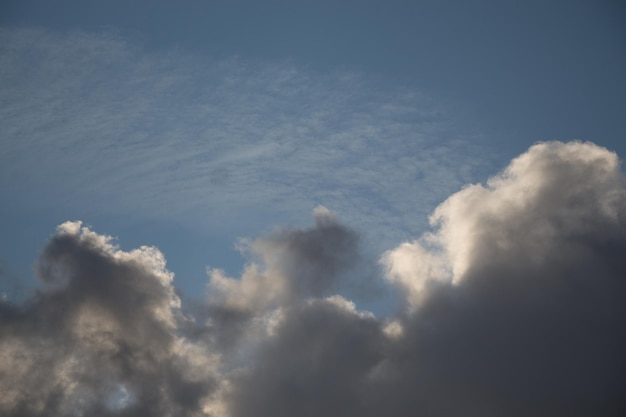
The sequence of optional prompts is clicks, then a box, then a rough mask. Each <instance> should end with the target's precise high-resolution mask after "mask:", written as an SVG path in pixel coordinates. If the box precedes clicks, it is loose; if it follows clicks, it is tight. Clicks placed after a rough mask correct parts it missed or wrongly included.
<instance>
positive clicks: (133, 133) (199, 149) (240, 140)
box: [0, 28, 487, 250]
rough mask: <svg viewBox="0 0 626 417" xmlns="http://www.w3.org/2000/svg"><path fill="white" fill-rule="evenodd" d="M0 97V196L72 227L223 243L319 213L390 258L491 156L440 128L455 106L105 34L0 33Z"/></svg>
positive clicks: (359, 80) (398, 90)
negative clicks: (323, 209) (147, 227)
mask: <svg viewBox="0 0 626 417" xmlns="http://www.w3.org/2000/svg"><path fill="white" fill-rule="evenodd" d="M0 90H2V96H3V97H2V98H3V100H2V101H1V102H0V124H2V125H3V126H4V129H3V131H4V134H3V137H4V140H3V143H2V147H0V191H1V192H2V193H3V194H4V195H5V197H4V199H6V200H7V201H12V202H17V203H19V202H24V201H26V204H28V201H30V199H31V198H34V199H37V200H38V201H40V203H39V205H40V206H41V205H44V204H50V205H51V206H52V207H51V208H54V209H57V208H59V207H61V208H62V209H64V210H68V211H69V210H71V211H72V212H76V211H78V212H79V213H81V216H82V213H89V214H91V213H98V214H101V215H122V216H128V217H135V216H137V213H141V217H142V218H141V219H140V220H145V219H146V218H149V219H156V220H159V221H164V220H165V221H169V222H171V223H176V224H180V223H183V224H185V225H186V226H187V227H189V228H192V229H194V230H198V229H202V230H209V231H215V230H218V231H219V232H223V230H222V229H224V228H226V229H227V230H228V229H233V228H235V227H237V226H239V225H241V224H242V223H244V226H245V227H242V229H243V230H239V231H238V232H237V233H238V234H242V233H248V232H247V231H248V230H251V229H252V230H262V229H264V228H265V227H267V224H268V223H269V224H271V225H272V226H273V225H275V224H279V223H280V222H282V223H280V224H301V223H302V217H301V213H306V212H308V211H309V210H310V209H311V207H315V206H317V205H319V204H324V205H326V206H328V207H333V209H335V210H337V211H339V212H341V213H345V214H344V216H343V218H344V221H345V222H347V223H348V224H359V225H365V224H367V229H368V230H373V231H374V230H375V232H373V233H374V234H375V235H376V236H377V240H381V241H382V240H384V242H385V245H384V247H383V248H380V249H379V250H383V249H388V248H390V247H393V246H394V245H395V244H396V243H397V242H398V241H399V239H398V235H401V236H403V237H402V238H401V239H405V238H408V237H409V236H410V235H411V232H412V233H417V232H418V231H419V230H423V227H424V226H425V225H426V224H425V221H424V220H425V216H426V215H427V213H428V212H429V211H430V210H431V209H432V208H433V207H434V206H435V205H436V204H437V203H438V202H439V201H441V199H443V198H445V196H446V195H447V194H448V193H450V192H452V191H453V190H455V189H456V188H457V187H459V186H460V185H461V184H463V183H464V182H467V181H472V180H473V175H472V174H473V173H475V172H477V171H478V170H479V169H481V168H482V167H483V165H485V164H486V160H487V158H486V156H485V153H484V152H481V150H479V149H477V147H476V146H475V143H477V140H476V138H474V137H470V135H469V134H468V133H467V130H465V131H464V132H463V133H462V134H460V133H459V132H458V131H454V129H452V128H449V127H448V126H452V125H454V123H453V122H451V121H450V120H449V119H451V118H452V115H449V114H448V113H449V112H450V111H449V109H446V108H445V107H444V106H443V105H442V104H440V103H436V102H434V100H432V99H430V98H428V97H425V96H424V95H422V94H420V93H419V92H418V91H414V90H413V89H409V88H402V87H398V86H394V85H390V84H389V83H387V82H383V81H381V80H377V79H371V78H369V77H367V76H365V75H362V74H358V73H354V72H347V71H344V72H332V73H321V72H316V71H313V70H311V69H308V68H302V67H298V66H296V65H294V64H292V63H289V62H282V63H259V62H253V61H247V60H244V59H241V58H219V59H217V58H210V57H203V56H194V55H191V54H185V53H183V52H182V51H165V52H160V53H159V52H155V51H149V50H147V49H146V48H142V47H141V45H140V42H138V41H137V40H134V39H127V38H122V37H120V36H118V35H115V34H111V33H95V34H92V33H81V32H73V33H65V34H61V33H54V32H46V31H42V30H26V29H9V28H3V29H0ZM468 139H470V140H468ZM389 143H393V145H392V146H389ZM460 155H462V156H460ZM58 161H63V163H62V164H59V162H58ZM33 167H37V169H36V170H34V169H33ZM77 172H80V175H76V173H77ZM15 184H19V186H18V187H15ZM398 184H405V185H406V186H403V187H402V188H400V187H398ZM14 187H15V188H17V189H14ZM406 187H410V188H412V190H407V189H406ZM59 195H62V196H63V198H62V199H60V198H58V196H59ZM42 196H45V198H42ZM41 200H44V201H45V202H41ZM49 202H51V203H49ZM113 202H114V203H113ZM18 207H19V206H18ZM251 207H254V209H251ZM416 210H419V211H421V212H422V213H423V216H421V215H420V216H413V215H412V214H413V213H414V212H415V211H416ZM390 211H391V212H393V213H394V214H395V215H394V216H386V215H385V214H386V213H389V212H390ZM294 213H297V214H295V215H294ZM409 213H410V215H407V214H409ZM215 217H218V218H220V219H221V221H220V222H219V224H215V223H211V222H210V221H209V220H208V219H211V218H215ZM407 231H408V232H407ZM403 233H405V234H406V236H404V235H403ZM234 236H237V234H235V235H234ZM234 236H233V237H234Z"/></svg>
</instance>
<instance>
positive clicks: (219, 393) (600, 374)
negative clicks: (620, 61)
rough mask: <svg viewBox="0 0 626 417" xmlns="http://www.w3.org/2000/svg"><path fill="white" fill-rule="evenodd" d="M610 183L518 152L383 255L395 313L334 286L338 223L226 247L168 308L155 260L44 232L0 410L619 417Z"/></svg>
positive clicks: (577, 151)
mask: <svg viewBox="0 0 626 417" xmlns="http://www.w3.org/2000/svg"><path fill="white" fill-rule="evenodd" d="M625 222H626V182H625V179H624V176H623V174H622V173H621V171H620V166H619V161H618V158H617V156H616V155H615V154H613V153H611V152H609V151H607V150H606V149H603V148H600V147H598V146H595V145H593V144H591V143H579V142H573V143H566V144H564V143H560V142H549V143H542V144H538V145H535V146H533V147H532V148H530V149H529V150H528V151H527V152H526V153H524V154H523V155H521V156H520V157H518V158H516V159H515V160H513V161H512V162H511V164H510V165H509V166H508V167H507V168H506V169H505V170H504V171H503V172H501V173H500V174H498V175H497V176H495V177H493V178H491V179H490V180H489V181H488V182H487V184H486V185H478V184H476V185H471V186H467V187H465V188H463V189H462V190H461V191H459V192H457V193H455V194H453V195H451V196H450V197H449V198H448V199H447V200H446V201H445V202H443V203H442V204H441V205H440V206H439V207H438V208H437V209H436V210H435V211H434V213H433V215H432V217H431V223H432V226H433V228H432V232H431V233H428V234H425V235H423V236H422V237H420V238H419V239H417V240H415V241H413V242H407V243H405V244H403V245H401V246H399V247H398V248H396V249H394V250H391V251H389V252H387V253H385V254H384V255H383V256H382V258H381V263H382V266H383V268H384V272H385V278H386V280H387V281H388V282H390V283H391V284H392V285H394V286H395V287H396V288H397V289H398V291H399V293H400V295H401V297H402V299H403V304H402V305H401V306H399V307H398V310H397V311H398V312H397V314H395V315H393V316H390V317H376V316H374V315H373V314H371V313H369V312H367V311H362V310H360V309H359V308H358V301H359V300H350V299H348V298H346V296H345V294H342V295H340V294H337V292H338V291H341V288H342V285H343V283H345V280H349V279H351V278H350V270H351V269H354V268H358V265H359V263H361V262H363V260H362V259H361V258H360V255H359V248H358V242H359V239H358V237H357V234H356V232H355V231H353V230H350V229H349V228H346V227H345V226H343V225H342V224H341V223H340V222H339V220H338V219H337V217H336V216H335V215H334V214H332V213H331V212H329V211H328V210H326V209H324V208H322V207H319V208H317V209H316V210H315V211H314V224H313V226H312V227H311V228H308V229H302V230H279V231H276V232H275V233H274V234H271V235H269V236H266V237H262V238H259V239H258V240H255V241H248V242H244V243H243V247H244V248H245V251H247V253H248V255H249V263H248V266H247V268H246V269H245V271H244V272H243V274H242V276H241V277H240V278H230V277H226V276H224V274H223V273H222V272H220V271H219V270H211V271H209V272H210V277H209V283H208V295H207V300H206V302H205V303H204V304H203V305H201V306H193V307H191V306H190V307H189V308H187V307H186V306H181V305H180V303H181V302H180V300H179V298H178V297H177V296H176V293H175V292H174V289H173V287H172V283H173V282H172V278H173V276H172V274H171V273H170V272H168V271H167V269H166V268H165V263H164V258H163V256H162V255H161V254H160V252H159V251H158V250H156V249H154V248H140V249H138V250H135V251H131V252H123V251H120V250H119V249H117V248H116V247H115V246H114V245H113V243H112V242H111V240H110V238H108V237H106V236H102V235H98V234H96V233H95V232H92V231H91V230H89V229H87V228H83V227H82V226H81V224H80V223H65V224H63V225H61V226H60V227H59V229H58V231H57V233H56V234H55V235H54V237H53V238H52V239H51V240H50V242H49V243H48V245H47V246H46V248H45V249H44V251H43V253H42V255H41V257H40V259H39V261H38V273H39V277H40V278H41V280H42V288H41V290H40V292H39V293H37V294H36V295H35V296H33V297H32V299H30V300H29V301H28V302H27V303H24V304H21V305H15V304H13V303H11V302H9V301H6V300H5V301H3V302H2V304H0V306H1V310H0V311H1V313H2V316H1V321H0V336H1V338H0V344H1V345H2V349H1V350H0V352H2V360H1V361H0V367H1V369H0V391H2V392H3V393H4V395H3V396H2V398H1V399H0V410H1V412H2V414H4V415H9V416H18V415H20V416H22V415H33V416H37V415H42V416H43V415H47V416H50V415H52V416H55V415H59V416H60V415H128V416H131V415H142V416H146V415H148V416H167V415H190V416H196V415H197V416H201V415H210V416H215V417H255V416H259V417H267V416H277V417H281V416H294V415H296V416H318V415H331V416H335V415H341V416H349V417H352V416H354V417H357V416H359V417H370V416H371V417H374V416H381V415H388V416H393V417H404V416H406V417H409V416H416V415H426V416H481V417H482V416H503V415H504V416H513V417H515V416H533V417H534V416H551V417H554V416H568V417H569V416H589V415H602V416H621V415H624V414H625V413H626V400H625V399H624V396H623V387H624V386H626V360H625V359H624V352H625V351H626V336H624V329H625V328H626V282H625V281H624V277H626V262H625V261H624V253H625V251H626V223H625Z"/></svg>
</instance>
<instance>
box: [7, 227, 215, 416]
mask: <svg viewBox="0 0 626 417" xmlns="http://www.w3.org/2000/svg"><path fill="white" fill-rule="evenodd" d="M38 275H39V277H40V279H41V280H42V281H43V283H44V287H43V289H42V290H41V291H39V292H38V293H37V294H36V295H35V296H34V297H33V298H32V299H31V300H29V301H28V302H26V303H25V304H23V305H19V306H16V305H12V304H10V303H8V302H5V303H3V304H2V306H1V308H2V321H1V324H0V332H1V333H0V334H1V335H2V338H1V339H0V344H1V345H2V352H3V353H2V355H3V356H2V361H1V362H0V369H1V370H2V371H1V372H0V386H1V387H2V388H1V391H2V392H3V395H2V399H1V400H0V410H2V414H3V415H8V416H68V415H94V416H98V415H102V416H105V415H118V414H121V415H128V416H131V415H133V416H135V415H136V416H139V415H142V416H145V415H172V414H175V415H194V413H195V410H197V409H198V406H199V404H200V401H201V399H202V397H203V396H205V395H206V394H207V392H209V391H210V387H211V386H212V385H213V384H214V383H215V382H214V380H213V378H212V376H211V368H210V367H206V366H207V364H208V363H209V362H208V361H207V360H206V358H204V359H203V358H201V357H200V358H195V357H191V356H190V355H189V354H188V351H189V350H191V348H192V347H193V346H192V345H190V344H189V342H188V341H186V340H185V339H183V338H180V337H178V336H177V333H176V327H177V321H178V320H180V319H181V318H180V317H177V315H178V314H180V313H179V312H178V307H179V304H180V300H179V299H178V297H177V296H176V295H175V293H174V289H173V287H172V286H171V280H172V278H173V275H172V274H171V273H170V272H168V271H167V270H166V269H165V261H164V259H163V257H162V255H161V254H160V252H159V251H158V250H156V249H154V248H148V247H142V248H139V249H137V250H135V251H132V252H123V251H120V250H119V249H117V248H116V247H115V246H114V245H113V244H112V243H111V240H110V238H109V237H107V236H101V235H97V234H96V233H94V232H92V231H90V230H89V229H87V228H84V227H81V224H80V222H75V223H72V222H68V223H64V224H63V225H61V226H59V229H58V231H57V234H56V235H55V236H54V237H53V238H52V239H51V240H50V242H49V243H48V245H47V246H46V248H45V249H44V251H43V253H42V255H41V257H40V259H39V262H38ZM198 360H202V363H201V365H202V366H205V369H203V370H201V371H199V373H198V371H197V370H196V369H194V368H195V366H196V365H197V363H196V362H197V361H198ZM126 393H127V394H126ZM122 394H124V395H122ZM126 395H127V396H128V398H127V402H128V403H127V405H126V407H124V408H123V410H122V411H121V412H119V413H118V412H117V411H119V410H117V409H116V405H117V403H118V402H119V401H117V400H120V401H121V400H122V399H123V397H124V396H126ZM118 397H119V398H118Z"/></svg>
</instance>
